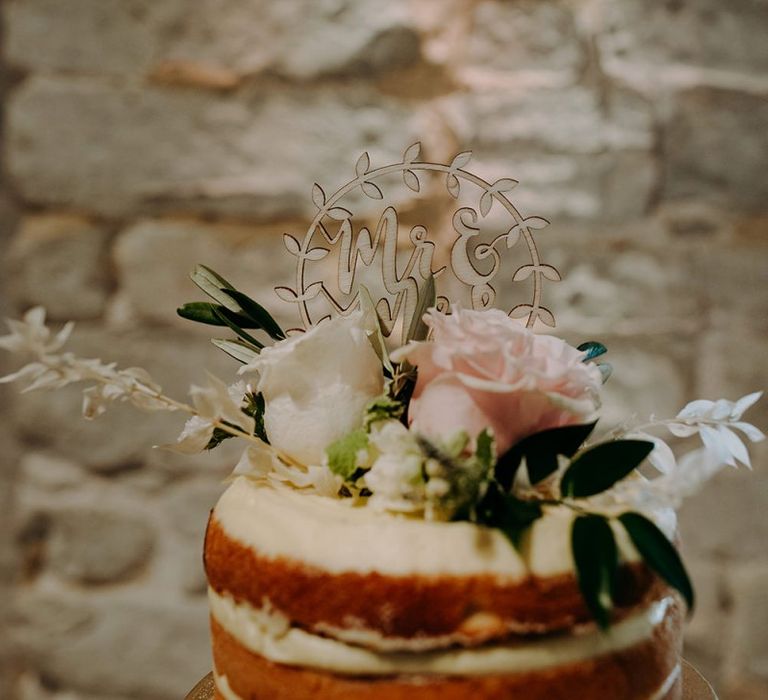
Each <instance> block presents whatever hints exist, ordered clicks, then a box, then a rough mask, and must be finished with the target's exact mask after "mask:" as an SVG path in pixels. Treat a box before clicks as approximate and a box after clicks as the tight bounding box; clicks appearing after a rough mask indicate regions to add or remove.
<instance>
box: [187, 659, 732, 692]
mask: <svg viewBox="0 0 768 700" xmlns="http://www.w3.org/2000/svg"><path fill="white" fill-rule="evenodd" d="M186 700H213V674H211V673H209V674H208V675H207V676H206V677H205V678H203V679H202V680H201V681H200V682H199V683H198V684H197V685H196V686H195V687H194V688H192V691H191V692H190V693H189V695H187V697H186ZM683 700H717V695H715V691H714V690H712V686H711V685H710V684H709V683H708V682H707V680H706V679H705V678H704V676H702V675H701V674H700V673H699V672H698V671H697V670H696V669H695V668H694V667H693V666H691V665H690V664H689V663H688V662H687V661H685V659H683Z"/></svg>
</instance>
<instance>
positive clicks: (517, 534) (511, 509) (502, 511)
mask: <svg viewBox="0 0 768 700" xmlns="http://www.w3.org/2000/svg"><path fill="white" fill-rule="evenodd" d="M476 513H477V522H478V523H480V524H482V525H487V526H489V527H494V528H497V529H499V530H501V531H502V532H503V533H504V534H505V535H506V536H507V538H508V539H509V541H510V542H511V543H512V545H513V546H514V547H516V548H517V547H519V546H520V540H521V538H522V536H523V534H524V533H525V531H526V530H527V529H528V527H530V526H531V525H532V524H533V523H534V522H535V521H536V520H538V519H539V518H540V517H541V516H542V514H543V510H542V507H541V504H539V503H538V502H536V501H523V500H521V499H519V498H516V497H515V496H513V495H512V494H510V493H504V492H503V491H502V490H501V489H500V488H499V485H498V484H497V483H496V482H491V483H490V484H488V488H487V489H486V491H485V494H484V495H483V497H482V499H481V500H480V502H479V503H478V504H477V506H476Z"/></svg>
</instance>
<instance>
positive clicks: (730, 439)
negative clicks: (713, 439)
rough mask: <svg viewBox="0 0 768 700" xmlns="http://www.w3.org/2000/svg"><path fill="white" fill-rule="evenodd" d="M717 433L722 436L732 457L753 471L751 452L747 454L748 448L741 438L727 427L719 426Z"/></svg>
mask: <svg viewBox="0 0 768 700" xmlns="http://www.w3.org/2000/svg"><path fill="white" fill-rule="evenodd" d="M717 432H718V433H720V435H721V436H722V438H723V443H724V444H725V446H726V447H727V448H728V451H729V452H730V453H731V455H732V456H733V457H735V458H736V459H737V460H738V461H739V462H741V463H742V464H744V465H746V466H747V467H749V468H750V469H751V468H752V464H751V463H750V461H749V452H747V448H746V447H745V446H744V443H743V442H742V441H741V438H739V436H738V435H736V433H734V432H733V431H732V430H730V429H729V428H728V427H726V426H725V425H721V426H719V427H718V429H717Z"/></svg>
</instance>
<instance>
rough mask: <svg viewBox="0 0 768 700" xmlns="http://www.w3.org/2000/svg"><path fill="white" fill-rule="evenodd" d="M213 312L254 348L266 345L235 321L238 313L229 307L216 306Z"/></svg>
mask: <svg viewBox="0 0 768 700" xmlns="http://www.w3.org/2000/svg"><path fill="white" fill-rule="evenodd" d="M213 313H214V314H215V315H216V317H217V318H219V319H221V320H222V321H223V322H224V325H226V326H229V327H230V328H231V329H232V330H233V331H234V332H235V333H237V335H239V336H240V338H242V340H244V341H245V342H246V343H249V344H250V345H251V346H253V347H254V348H256V349H258V350H261V349H262V348H263V347H264V343H262V342H260V341H258V340H256V338H254V337H253V336H252V335H251V334H250V333H246V332H245V331H244V330H243V329H242V328H240V326H239V325H238V324H237V322H236V321H235V318H236V314H233V313H232V312H231V311H229V309H223V308H220V307H219V308H214V310H213Z"/></svg>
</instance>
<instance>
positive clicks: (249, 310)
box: [221, 289, 285, 340]
mask: <svg viewBox="0 0 768 700" xmlns="http://www.w3.org/2000/svg"><path fill="white" fill-rule="evenodd" d="M221 291H222V293H223V294H226V295H228V296H229V297H231V298H232V299H233V300H234V301H235V302H236V303H237V304H239V305H240V308H241V309H242V310H243V314H245V316H246V317H247V318H249V319H251V321H252V322H253V323H254V324H255V325H249V326H245V325H243V324H242V323H241V324H239V325H240V327H241V328H261V329H262V330H264V331H266V332H267V333H268V334H269V336H270V337H271V338H273V339H274V340H283V339H284V338H285V332H284V331H283V329H282V328H280V325H279V324H278V323H277V321H275V319H274V318H272V315H271V314H270V313H269V311H267V310H266V309H265V308H264V307H263V306H262V305H261V304H259V303H258V302H256V301H254V300H253V299H251V298H250V297H249V296H248V295H246V294H243V293H242V292H239V291H237V290H236V289H222V290H221Z"/></svg>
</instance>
